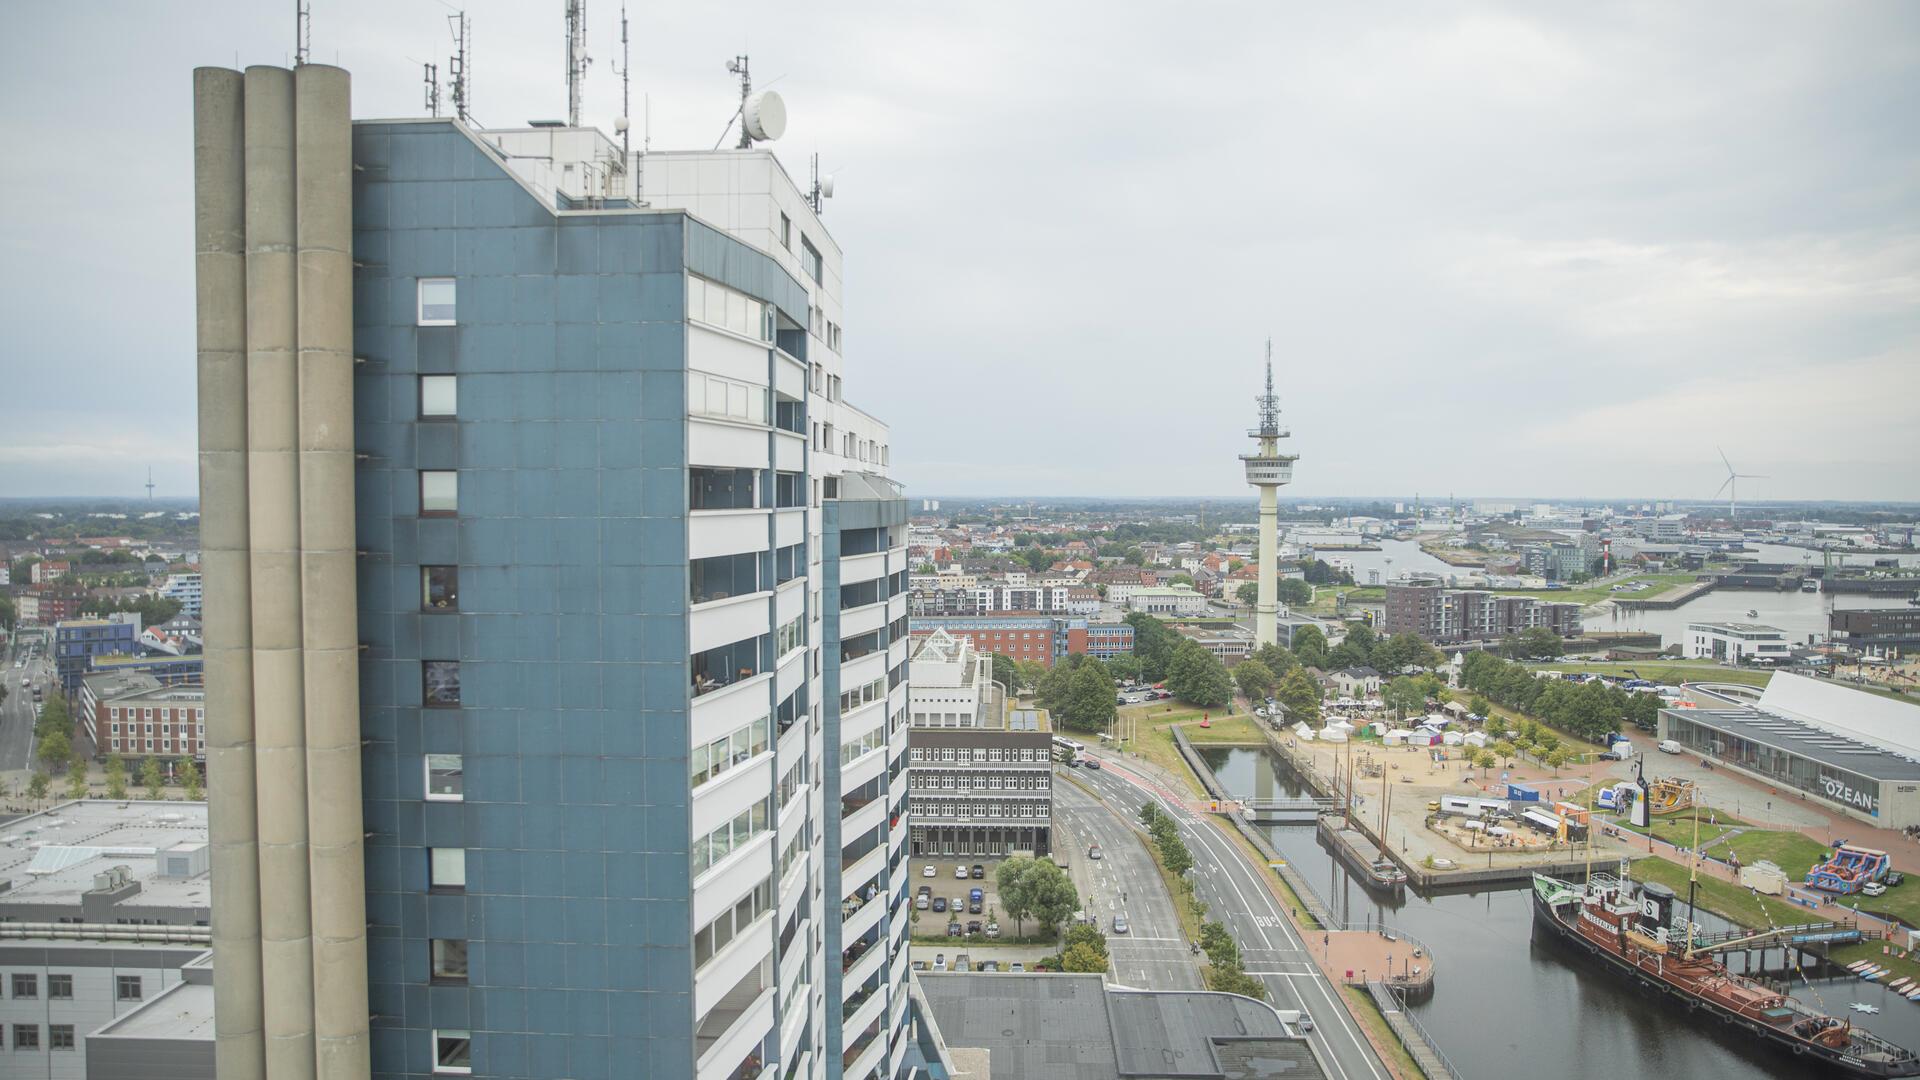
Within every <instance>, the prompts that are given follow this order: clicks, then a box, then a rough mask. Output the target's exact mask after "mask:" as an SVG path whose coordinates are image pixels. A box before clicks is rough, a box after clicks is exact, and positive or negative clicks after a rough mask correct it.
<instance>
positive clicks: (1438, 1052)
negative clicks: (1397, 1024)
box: [1383, 953, 1466, 1076]
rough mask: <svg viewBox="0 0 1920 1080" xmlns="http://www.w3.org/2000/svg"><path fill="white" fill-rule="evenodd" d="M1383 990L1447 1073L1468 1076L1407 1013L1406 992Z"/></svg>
mask: <svg viewBox="0 0 1920 1080" xmlns="http://www.w3.org/2000/svg"><path fill="white" fill-rule="evenodd" d="M1427 955H1429V956H1431V955H1433V954H1432V953H1428V954H1427ZM1383 989H1385V990H1386V992H1387V995H1388V996H1389V997H1390V998H1391V999H1392V1001H1393V1004H1394V1007H1395V1008H1396V1009H1397V1010H1398V1011H1399V1013H1400V1018H1401V1019H1402V1020H1405V1021H1406V1022H1407V1026H1408V1027H1411V1028H1412V1029H1413V1030H1414V1032H1415V1033H1416V1034H1418V1035H1419V1036H1420V1041H1421V1042H1424V1043H1426V1044H1427V1049H1428V1050H1429V1051H1430V1052H1432V1054H1433V1056H1434V1057H1437V1058H1439V1059H1440V1064H1441V1065H1444V1066H1446V1070H1447V1072H1448V1073H1449V1074H1450V1075H1453V1076H1464V1075H1466V1074H1465V1073H1462V1072H1461V1071H1460V1070H1459V1069H1458V1068H1457V1067H1455V1066H1454V1064H1453V1059H1451V1058H1449V1057H1447V1052H1446V1051H1444V1050H1442V1049H1440V1044H1439V1043H1438V1042H1437V1041H1435V1040H1434V1037H1433V1033H1432V1032H1430V1031H1428V1030H1427V1027H1426V1025H1425V1024H1422V1023H1421V1022H1420V1021H1419V1019H1418V1018H1416V1017H1415V1016H1414V1015H1413V1014H1412V1013H1410V1012H1408V1011H1407V998H1406V994H1405V993H1404V992H1401V991H1398V990H1395V989H1394V988H1393V987H1390V986H1384V985H1383Z"/></svg>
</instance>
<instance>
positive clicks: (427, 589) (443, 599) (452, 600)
mask: <svg viewBox="0 0 1920 1080" xmlns="http://www.w3.org/2000/svg"><path fill="white" fill-rule="evenodd" d="M420 607H421V608H422V609H423V610H426V611H458V610H460V568H459V567H457V566H423V567H421V568H420Z"/></svg>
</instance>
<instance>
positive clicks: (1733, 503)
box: [1713, 446, 1766, 521]
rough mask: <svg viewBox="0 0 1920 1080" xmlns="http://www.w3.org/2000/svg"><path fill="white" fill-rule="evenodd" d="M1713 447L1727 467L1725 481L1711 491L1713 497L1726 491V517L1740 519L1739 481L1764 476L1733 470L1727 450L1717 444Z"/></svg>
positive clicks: (1717, 496)
mask: <svg viewBox="0 0 1920 1080" xmlns="http://www.w3.org/2000/svg"><path fill="white" fill-rule="evenodd" d="M1714 449H1715V450H1719V451H1720V463H1721V464H1722V465H1725V466H1726V467H1727V479H1726V482H1724V483H1722V484H1721V485H1720V491H1716V492H1714V493H1713V497H1714V498H1716V499H1717V498H1719V497H1720V492H1721V491H1724V492H1726V493H1727V517H1728V518H1730V519H1732V520H1734V521H1739V520H1740V481H1742V480H1765V479H1766V477H1765V476H1762V475H1761V474H1759V473H1743V472H1735V471H1734V469H1733V462H1731V461H1728V460H1727V452H1726V451H1725V450H1720V448H1719V447H1717V446H1716V447H1714Z"/></svg>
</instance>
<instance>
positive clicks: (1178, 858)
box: [1157, 830, 1193, 878]
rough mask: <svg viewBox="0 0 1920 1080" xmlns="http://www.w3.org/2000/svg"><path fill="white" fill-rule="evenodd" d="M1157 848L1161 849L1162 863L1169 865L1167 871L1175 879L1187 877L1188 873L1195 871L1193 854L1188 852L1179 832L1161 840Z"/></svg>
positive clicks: (1171, 833)
mask: <svg viewBox="0 0 1920 1080" xmlns="http://www.w3.org/2000/svg"><path fill="white" fill-rule="evenodd" d="M1157 846H1158V847H1159V848H1160V861H1161V862H1163V863H1166V864H1167V869H1168V870H1169V871H1171V872H1172V873H1173V876H1174V877H1180V878H1183V877H1186V876H1187V871H1189V870H1191V869H1193V853H1192V852H1191V851H1188V850H1187V842H1186V841H1185V840H1182V839H1180V833H1179V832H1178V831H1177V830H1175V831H1172V832H1170V833H1169V834H1168V835H1166V836H1164V837H1161V838H1159V840H1158V841H1157Z"/></svg>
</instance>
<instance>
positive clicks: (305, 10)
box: [293, 0, 313, 67]
mask: <svg viewBox="0 0 1920 1080" xmlns="http://www.w3.org/2000/svg"><path fill="white" fill-rule="evenodd" d="M311 51H313V5H312V4H311V3H309V2H308V0H293V66H295V67H299V66H300V65H301V64H304V63H306V62H307V53H309V52H311Z"/></svg>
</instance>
